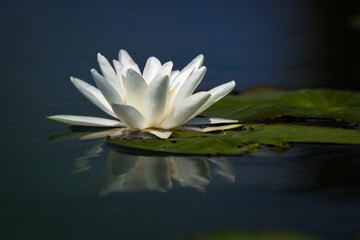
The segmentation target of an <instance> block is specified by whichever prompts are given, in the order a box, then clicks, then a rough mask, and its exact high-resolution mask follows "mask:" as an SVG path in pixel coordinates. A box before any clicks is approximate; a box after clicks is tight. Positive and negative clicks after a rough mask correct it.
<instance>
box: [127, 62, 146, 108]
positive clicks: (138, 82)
mask: <svg viewBox="0 0 360 240" xmlns="http://www.w3.org/2000/svg"><path fill="white" fill-rule="evenodd" d="M124 85H125V89H126V92H127V95H126V104H128V105H131V106H133V107H135V108H136V109H137V110H138V111H139V112H143V109H144V97H145V93H146V90H147V88H148V86H147V84H146V81H145V79H144V78H143V77H142V76H141V75H140V74H139V73H137V72H135V71H134V70H133V69H129V70H128V71H127V73H126V77H125V78H124Z"/></svg>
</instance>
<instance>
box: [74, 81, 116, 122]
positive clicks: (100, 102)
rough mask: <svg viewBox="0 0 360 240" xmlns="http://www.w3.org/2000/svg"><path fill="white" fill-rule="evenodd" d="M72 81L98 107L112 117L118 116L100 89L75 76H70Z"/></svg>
mask: <svg viewBox="0 0 360 240" xmlns="http://www.w3.org/2000/svg"><path fill="white" fill-rule="evenodd" d="M70 80H71V82H72V83H73V84H74V85H75V87H76V88H77V89H78V90H79V91H80V92H81V93H82V94H84V96H85V97H86V98H87V99H88V100H89V101H90V102H92V103H93V104H95V105H96V106H97V107H98V108H100V109H101V110H103V111H104V112H106V113H107V114H109V115H110V116H112V117H115V118H116V115H115V114H114V112H113V110H112V108H111V106H110V105H109V103H108V102H107V101H106V99H105V98H104V96H103V95H102V94H101V92H100V90H99V89H97V88H95V87H93V86H91V85H90V84H88V83H86V82H84V81H82V80H80V79H78V78H74V77H70Z"/></svg>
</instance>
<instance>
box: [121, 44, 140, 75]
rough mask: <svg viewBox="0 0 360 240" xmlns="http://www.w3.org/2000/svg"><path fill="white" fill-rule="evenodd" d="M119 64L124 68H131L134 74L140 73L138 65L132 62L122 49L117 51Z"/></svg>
mask: <svg viewBox="0 0 360 240" xmlns="http://www.w3.org/2000/svg"><path fill="white" fill-rule="evenodd" d="M119 62H120V63H121V64H122V65H124V66H125V67H129V66H131V68H133V69H134V70H135V71H136V72H138V73H140V69H139V67H138V65H137V64H136V63H135V62H134V60H133V59H132V58H131V57H130V55H129V54H128V53H127V52H126V51H125V50H124V49H121V50H120V51H119ZM126 70H127V69H126Z"/></svg>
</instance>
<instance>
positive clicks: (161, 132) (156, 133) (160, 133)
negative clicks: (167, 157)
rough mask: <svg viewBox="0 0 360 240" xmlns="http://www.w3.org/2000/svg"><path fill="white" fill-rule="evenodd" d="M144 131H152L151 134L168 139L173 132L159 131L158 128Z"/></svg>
mask: <svg viewBox="0 0 360 240" xmlns="http://www.w3.org/2000/svg"><path fill="white" fill-rule="evenodd" d="M144 131H145V132H148V133H151V134H153V135H155V136H157V137H158V138H162V139H167V138H169V137H170V136H171V134H172V132H171V131H157V130H153V129H145V130H144Z"/></svg>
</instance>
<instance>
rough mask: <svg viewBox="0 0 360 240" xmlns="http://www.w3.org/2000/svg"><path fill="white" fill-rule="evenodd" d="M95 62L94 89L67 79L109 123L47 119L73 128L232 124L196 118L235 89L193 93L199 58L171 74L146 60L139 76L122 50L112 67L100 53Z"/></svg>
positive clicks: (230, 85) (199, 72)
mask: <svg viewBox="0 0 360 240" xmlns="http://www.w3.org/2000/svg"><path fill="white" fill-rule="evenodd" d="M97 58H98V62H99V65H100V69H101V73H102V74H100V73H98V72H97V71H96V70H95V69H91V74H92V77H93V78H94V80H95V83H96V85H97V87H98V88H96V87H93V86H92V85H90V84H88V83H86V82H85V81H82V80H80V79H78V78H75V77H70V79H71V82H72V83H73V84H74V85H75V87H76V88H77V89H78V90H79V91H80V92H81V93H82V94H83V95H84V96H85V97H86V98H87V99H89V100H90V101H91V102H92V103H94V104H95V105H96V106H97V107H99V108H100V109H101V110H103V111H104V112H105V113H107V114H108V115H110V116H111V117H113V118H114V119H105V118H98V117H88V116H75V115H55V116H49V117H48V118H49V119H50V120H54V121H58V122H62V123H66V124H70V125H77V126H93V127H128V128H130V129H165V130H167V129H173V128H176V127H178V126H181V125H183V124H186V125H203V124H212V123H228V122H234V120H226V119H216V118H210V119H209V118H196V116H198V115H199V114H201V113H202V112H203V111H205V110H206V109H207V108H209V107H210V106H211V105H212V104H214V103H215V102H217V101H218V100H220V99H221V98H223V97H224V96H225V95H227V94H228V93H230V92H231V91H232V89H233V88H234V87H235V82H234V81H231V82H228V83H225V84H222V85H220V86H218V87H215V88H213V89H211V90H210V91H202V92H197V93H195V94H194V91H195V89H196V87H197V86H198V85H199V84H200V82H201V80H202V79H203V77H204V75H205V72H206V67H205V66H202V63H203V60H204V56H203V55H202V54H200V55H199V56H197V57H196V58H195V59H194V60H192V61H191V62H190V63H189V64H188V65H187V66H186V67H184V68H183V69H182V70H181V71H178V70H175V71H173V70H172V67H173V63H172V62H166V63H164V64H161V62H160V61H159V60H158V59H157V58H155V57H150V58H148V60H147V62H146V64H145V68H144V70H143V72H142V73H141V71H140V69H139V67H138V65H137V64H136V63H135V62H134V61H133V60H132V58H131V57H130V56H129V54H128V53H127V52H126V51H125V50H120V52H119V59H118V60H113V67H112V66H111V64H110V63H109V62H108V60H107V59H106V58H105V57H104V56H102V55H101V54H100V53H99V54H98V56H97Z"/></svg>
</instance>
